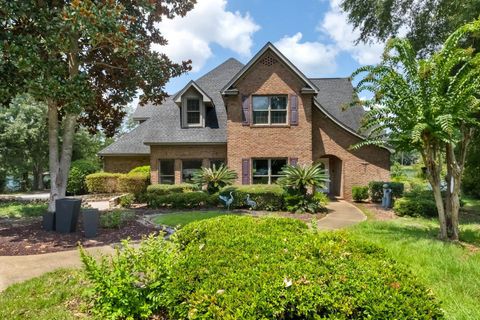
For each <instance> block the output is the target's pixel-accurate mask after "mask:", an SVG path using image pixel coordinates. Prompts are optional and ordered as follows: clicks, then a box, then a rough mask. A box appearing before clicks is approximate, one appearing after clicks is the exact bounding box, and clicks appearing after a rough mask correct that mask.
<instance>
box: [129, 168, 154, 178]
mask: <svg viewBox="0 0 480 320" xmlns="http://www.w3.org/2000/svg"><path fill="white" fill-rule="evenodd" d="M129 173H145V174H146V175H148V176H149V177H150V166H141V167H136V168H133V169H132V170H130V172H129Z"/></svg>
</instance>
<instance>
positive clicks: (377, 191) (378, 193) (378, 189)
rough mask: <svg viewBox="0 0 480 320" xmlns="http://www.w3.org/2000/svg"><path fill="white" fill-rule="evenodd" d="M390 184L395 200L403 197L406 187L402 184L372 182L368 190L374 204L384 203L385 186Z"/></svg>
mask: <svg viewBox="0 0 480 320" xmlns="http://www.w3.org/2000/svg"><path fill="white" fill-rule="evenodd" d="M384 184H388V186H389V187H390V188H391V189H392V195H393V198H400V197H402V195H403V191H404V189H405V186H404V184H403V183H401V182H384V181H370V182H369V183H368V190H369V193H370V199H371V200H372V202H382V198H383V185H384Z"/></svg>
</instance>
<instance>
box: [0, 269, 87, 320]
mask: <svg viewBox="0 0 480 320" xmlns="http://www.w3.org/2000/svg"><path fill="white" fill-rule="evenodd" d="M83 289H84V286H83V285H82V281H81V280H80V273H79V271H73V270H58V271H55V272H51V273H47V274H44V275H43V276H41V277H38V278H35V279H32V280H28V281H25V282H22V283H19V284H15V285H12V286H10V287H8V288H7V289H6V290H5V291H4V292H2V293H0V319H9V320H15V319H36V320H51V319H59V320H60V319H62V320H68V319H79V318H83V319H85V318H86V317H85V315H84V314H82V313H81V312H80V311H79V310H80V306H79V303H80V301H81V296H82V294H83ZM73 310H74V311H73Z"/></svg>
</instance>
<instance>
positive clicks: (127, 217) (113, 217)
mask: <svg viewBox="0 0 480 320" xmlns="http://www.w3.org/2000/svg"><path fill="white" fill-rule="evenodd" d="M133 219H135V213H133V212H130V211H125V210H118V209H117V210H113V211H109V212H106V213H103V214H101V215H100V225H101V226H102V227H103V228H107V229H120V228H121V227H123V226H124V225H125V224H127V222H129V221H132V220H133Z"/></svg>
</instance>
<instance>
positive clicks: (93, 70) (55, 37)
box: [0, 0, 195, 211]
mask: <svg viewBox="0 0 480 320" xmlns="http://www.w3.org/2000/svg"><path fill="white" fill-rule="evenodd" d="M194 3H195V0H169V1H165V0H102V1H100V0H99V1H94V0H71V1H70V0H22V1H10V0H0V74H1V75H2V77H1V78H0V104H3V105H8V103H9V101H11V99H12V98H13V97H14V96H16V95H17V94H19V93H24V92H28V93H30V94H31V95H32V96H33V97H34V99H36V100H37V101H40V102H44V103H46V104H47V106H48V111H47V114H48V141H49V167H50V177H51V192H50V204H49V210H50V211H54V210H55V200H56V199H58V198H62V197H64V196H65V191H66V186H67V177H68V172H69V168H70V163H71V157H72V144H73V136H74V131H75V127H76V126H77V124H78V123H80V124H82V125H84V126H85V127H87V128H89V130H90V131H91V132H96V131H97V129H98V128H99V126H101V127H103V128H104V129H105V130H106V132H107V133H108V134H110V135H112V134H113V133H114V132H115V129H116V128H117V127H118V126H119V124H120V123H121V120H122V118H123V116H124V111H123V108H124V106H125V105H126V104H127V103H128V102H130V101H131V100H132V98H133V97H134V96H135V94H136V93H137V91H138V90H141V92H142V95H141V96H140V102H141V103H146V102H147V101H152V102H156V103H161V102H162V100H163V99H164V98H165V96H166V93H165V91H164V87H165V84H166V82H167V81H168V80H169V79H170V78H171V77H175V76H178V75H180V74H182V73H183V72H185V71H187V70H189V69H190V62H189V61H186V62H183V63H182V64H176V63H173V62H172V61H171V60H170V59H169V58H168V57H167V56H166V55H163V54H159V53H156V52H153V51H152V50H151V47H152V45H154V44H157V45H165V44H166V40H165V39H164V38H163V37H162V35H161V33H160V31H159V30H158V29H157V28H156V24H157V23H158V22H160V21H161V20H162V19H163V18H173V17H175V16H176V15H181V16H183V15H185V14H186V13H187V12H188V11H189V10H191V9H192V8H193V5H194ZM60 135H61V137H60Z"/></svg>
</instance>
